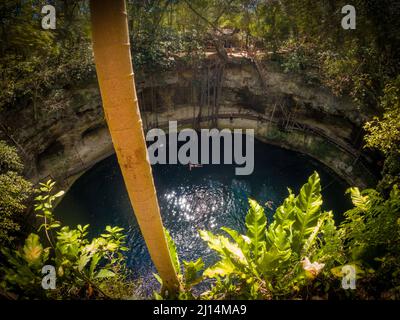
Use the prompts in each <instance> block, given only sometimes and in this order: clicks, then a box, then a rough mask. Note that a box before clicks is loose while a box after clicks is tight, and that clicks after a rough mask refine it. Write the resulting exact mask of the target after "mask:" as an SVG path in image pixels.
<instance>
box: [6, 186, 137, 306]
mask: <svg viewBox="0 0 400 320" xmlns="http://www.w3.org/2000/svg"><path fill="white" fill-rule="evenodd" d="M53 188H54V182H51V181H48V182H47V183H42V184H40V191H41V192H43V193H44V194H43V195H39V196H38V197H37V198H36V201H37V204H36V205H35V211H36V212H37V217H38V218H40V219H42V221H43V223H42V224H41V225H40V227H39V230H38V231H41V230H43V231H44V234H45V236H46V239H47V244H45V241H42V240H41V239H40V237H39V236H38V235H37V234H30V235H29V236H28V238H27V239H26V240H25V245H24V246H23V247H22V248H20V249H18V250H11V249H8V248H3V249H2V250H1V252H2V254H3V255H4V257H5V261H6V262H5V263H4V265H2V266H1V267H0V270H1V271H2V273H3V274H4V276H3V277H2V279H1V283H0V284H1V287H2V288H3V289H4V290H6V291H8V292H13V293H15V294H17V295H18V296H19V297H20V298H50V299H54V298H55V299H75V298H86V299H96V298H106V299H108V298H121V297H124V298H129V297H131V295H132V293H131V292H132V291H130V290H131V289H132V284H131V283H129V281H128V274H127V273H126V270H125V265H124V256H123V254H122V253H123V251H125V250H127V248H126V247H125V246H124V243H125V236H124V235H123V234H122V231H123V229H122V228H119V227H110V226H107V227H106V230H105V233H103V234H101V235H100V236H99V237H97V238H94V239H92V240H91V241H90V240H89V239H88V238H87V235H88V228H89V225H85V226H81V225H78V226H77V228H75V229H71V228H69V227H67V226H64V227H62V226H61V223H60V222H59V221H56V220H55V218H54V216H53V213H52V210H53V203H54V201H55V200H56V199H57V198H58V197H60V196H62V195H63V192H59V193H57V194H53ZM55 230H57V231H56V236H53V234H52V231H55ZM46 245H50V246H47V247H46ZM44 265H52V266H54V267H55V270H56V273H57V282H56V283H57V285H56V289H54V290H43V289H42V287H41V282H42V278H43V275H42V273H41V271H42V268H43V266H44ZM110 279H115V282H114V284H113V283H110ZM114 287H116V288H117V290H116V292H114V291H113V290H112V288H114ZM129 291H130V292H129Z"/></svg>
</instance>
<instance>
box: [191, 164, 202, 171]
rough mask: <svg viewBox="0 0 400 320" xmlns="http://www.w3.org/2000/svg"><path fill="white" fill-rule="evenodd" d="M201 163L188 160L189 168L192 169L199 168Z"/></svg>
mask: <svg viewBox="0 0 400 320" xmlns="http://www.w3.org/2000/svg"><path fill="white" fill-rule="evenodd" d="M201 167H203V165H201V164H193V163H190V162H189V170H190V171H192V168H201Z"/></svg>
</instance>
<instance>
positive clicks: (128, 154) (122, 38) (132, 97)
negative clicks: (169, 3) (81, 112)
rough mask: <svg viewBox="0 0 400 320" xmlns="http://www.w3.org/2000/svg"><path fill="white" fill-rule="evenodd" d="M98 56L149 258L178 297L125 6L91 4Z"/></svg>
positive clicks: (102, 1) (95, 0)
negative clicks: (148, 149)
mask: <svg viewBox="0 0 400 320" xmlns="http://www.w3.org/2000/svg"><path fill="white" fill-rule="evenodd" d="M90 11H91V21H92V33H93V34H92V39H93V52H94V57H95V62H96V71H97V77H98V82H99V86H100V92H101V97H102V101H103V107H104V113H105V116H106V120H107V124H108V127H109V130H110V133H111V137H112V141H113V144H114V148H115V151H116V153H117V157H118V162H119V166H120V168H121V171H122V175H123V177H124V181H125V186H126V189H127V191H128V194H129V198H130V201H131V203H132V206H133V209H134V212H135V215H136V218H137V221H138V223H139V226H140V229H141V231H142V234H143V237H144V239H145V241H146V245H147V248H148V250H149V252H150V256H151V258H152V260H153V262H154V264H155V266H156V268H157V270H158V272H159V274H160V276H161V278H162V279H163V283H164V287H165V289H167V290H168V291H169V293H170V294H174V293H175V292H176V290H177V289H178V287H179V281H178V278H177V274H176V271H175V269H174V266H173V263H172V261H171V257H170V254H169V251H168V244H167V241H166V238H165V234H164V230H163V224H162V221H161V216H160V209H159V206H158V201H157V195H156V190H155V187H154V182H153V175H152V171H151V166H150V163H149V160H148V156H147V149H146V143H145V138H144V133H143V128H142V120H141V117H140V111H139V105H138V100H137V96H136V89H135V82H134V74H133V68H132V61H131V53H130V44H129V33H128V23H127V14H126V6H125V1H124V0H91V1H90Z"/></svg>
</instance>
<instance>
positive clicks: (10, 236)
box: [0, 140, 32, 245]
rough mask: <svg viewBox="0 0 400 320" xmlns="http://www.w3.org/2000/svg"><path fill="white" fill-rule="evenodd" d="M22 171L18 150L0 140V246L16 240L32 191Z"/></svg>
mask: <svg viewBox="0 0 400 320" xmlns="http://www.w3.org/2000/svg"><path fill="white" fill-rule="evenodd" d="M22 169H23V165H22V163H21V160H20V158H19V156H18V154H17V151H16V149H15V148H13V147H10V146H8V145H7V144H6V143H5V142H4V141H1V140H0V245H5V244H7V245H10V244H11V242H12V241H13V240H14V239H15V236H16V232H18V231H19V230H20V222H19V221H20V220H22V219H21V214H22V213H23V212H24V211H25V202H26V200H27V199H28V198H29V196H30V194H31V191H32V185H31V183H30V182H28V181H27V180H25V179H24V178H23V177H22V176H21V172H22Z"/></svg>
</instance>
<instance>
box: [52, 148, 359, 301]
mask: <svg viewBox="0 0 400 320" xmlns="http://www.w3.org/2000/svg"><path fill="white" fill-rule="evenodd" d="M254 150H255V154H254V155H255V163H254V171H253V173H252V174H251V175H248V176H237V175H235V168H236V165H234V164H233V165H223V164H221V165H203V167H201V168H192V169H191V170H190V169H189V166H188V165H186V166H185V165H179V164H177V165H159V164H158V165H154V166H153V176H154V180H155V185H156V190H157V196H158V200H159V205H160V209H161V215H162V219H163V222H164V225H165V227H166V228H167V229H168V230H169V231H170V233H171V236H172V238H173V239H174V241H175V243H176V246H177V249H178V253H179V256H180V258H181V259H184V260H196V259H197V258H199V257H203V260H204V261H205V264H206V266H207V265H210V264H212V263H213V262H214V261H215V259H216V256H215V255H214V254H213V253H212V252H211V251H210V250H209V249H208V248H207V246H206V245H205V243H204V242H203V241H202V240H201V238H200V237H199V235H198V230H201V229H205V230H210V231H213V232H218V229H219V228H221V227H222V226H227V227H230V228H232V229H236V230H238V231H240V232H245V229H244V226H245V216H246V213H247V209H248V202H247V199H248V198H249V197H250V198H253V199H255V200H257V201H258V202H259V203H260V204H261V205H264V207H265V212H266V215H267V218H268V222H271V219H272V216H273V213H274V211H275V209H276V208H277V207H278V206H279V205H280V204H281V203H282V202H283V200H284V199H285V198H286V196H287V195H288V190H287V188H288V187H289V188H291V189H292V190H293V191H294V192H295V193H298V191H299V189H300V187H301V186H302V185H303V184H304V183H306V181H307V178H308V177H309V176H310V175H311V174H312V173H313V172H314V171H317V172H318V173H319V175H320V178H321V186H322V195H323V200H324V204H323V207H324V209H326V210H333V212H334V216H335V218H336V220H337V221H340V220H341V218H342V214H343V212H345V211H346V210H347V209H348V208H350V206H351V203H350V201H349V200H348V199H347V197H346V196H345V190H346V189H347V188H348V185H347V184H346V182H344V181H343V180H341V179H340V178H339V177H337V176H336V175H335V174H334V173H333V172H332V171H331V170H329V169H328V168H327V167H326V166H324V165H322V164H321V163H319V162H317V161H315V160H313V159H312V158H310V157H308V156H305V155H303V154H300V153H297V152H294V151H289V150H286V149H282V148H279V147H275V146H272V145H268V144H264V143H262V142H260V141H258V140H255V145H254ZM55 214H56V216H57V218H58V219H60V220H61V221H62V222H63V224H66V225H69V226H71V227H75V226H76V225H77V224H82V225H83V224H90V236H93V237H94V236H98V235H99V234H100V233H102V231H103V230H104V229H105V227H106V226H107V225H111V226H120V227H123V228H125V232H126V234H127V242H128V247H129V251H128V252H127V254H126V255H127V264H128V267H129V268H130V269H131V270H132V272H133V275H134V277H137V278H138V279H140V281H138V283H139V287H140V290H139V291H140V294H141V295H143V296H150V295H151V294H152V292H153V290H156V289H158V287H159V285H158V283H157V281H156V280H155V278H154V276H153V273H154V272H156V270H155V268H154V266H153V264H152V262H151V259H150V256H149V253H148V252H147V249H146V246H145V243H144V240H143V238H142V236H141V233H140V230H139V227H138V224H137V222H136V219H135V216H134V213H133V210H132V208H131V204H130V202H129V198H128V194H127V192H126V190H125V186H124V181H123V178H122V175H121V172H120V168H119V166H118V162H117V159H116V156H115V155H113V156H110V157H109V158H107V159H105V160H103V161H101V162H100V163H98V164H96V165H95V166H94V167H93V168H91V169H90V170H88V171H87V172H86V173H85V174H83V175H82V176H81V177H80V178H79V179H78V180H77V181H76V182H75V183H74V184H73V185H72V187H71V188H70V190H69V191H68V192H67V194H66V195H65V197H64V198H63V199H62V201H61V202H60V204H59V205H58V206H57V208H56V211H55Z"/></svg>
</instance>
